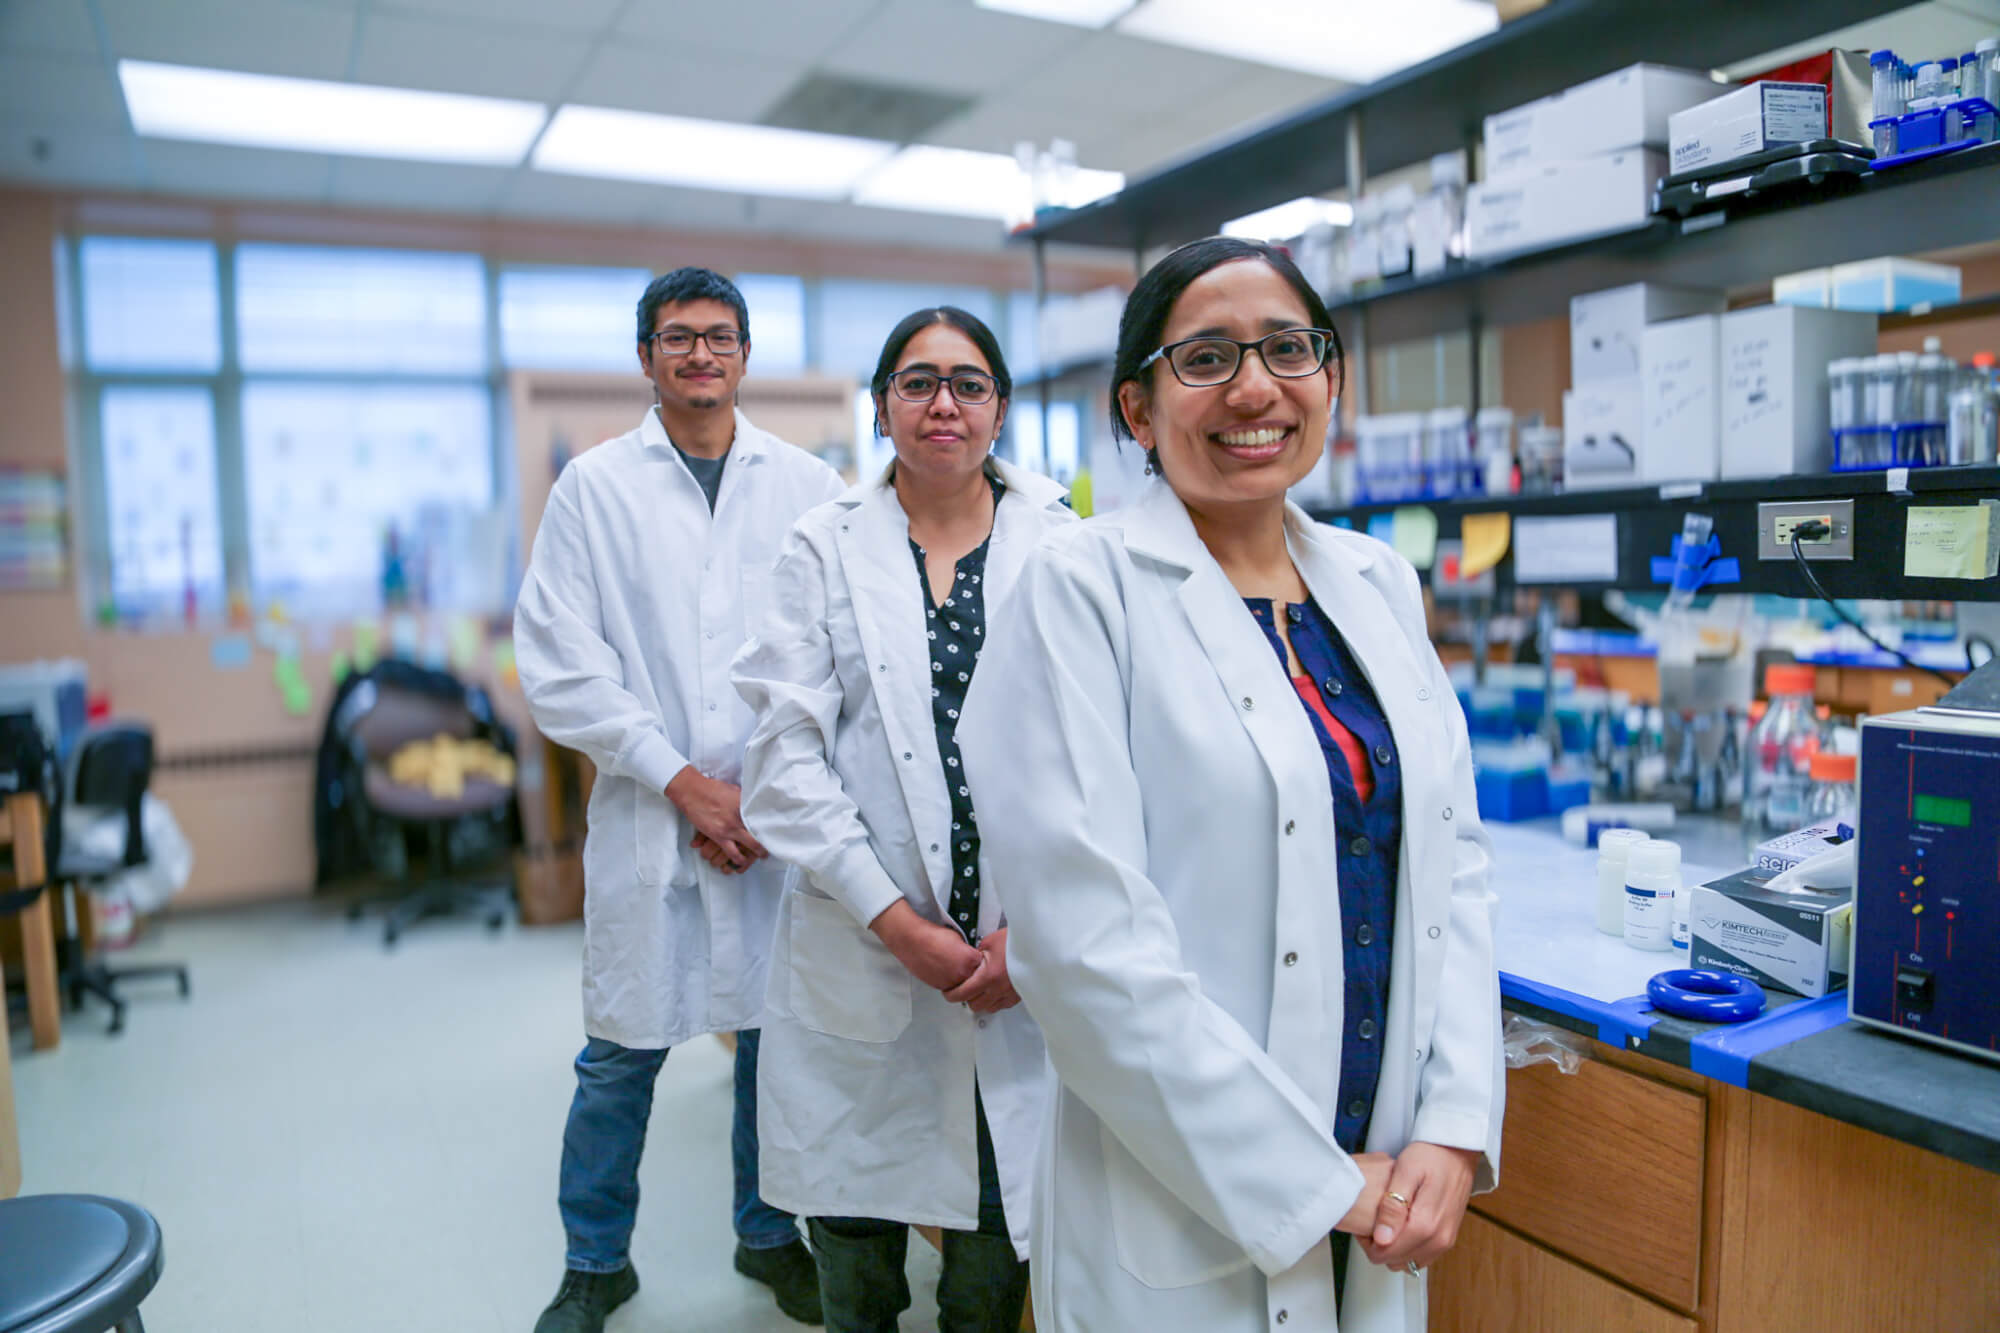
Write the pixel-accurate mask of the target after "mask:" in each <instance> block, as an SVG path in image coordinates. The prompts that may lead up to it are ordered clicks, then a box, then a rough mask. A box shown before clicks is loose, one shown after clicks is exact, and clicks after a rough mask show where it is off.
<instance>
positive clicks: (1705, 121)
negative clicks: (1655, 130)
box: [1667, 82, 1826, 175]
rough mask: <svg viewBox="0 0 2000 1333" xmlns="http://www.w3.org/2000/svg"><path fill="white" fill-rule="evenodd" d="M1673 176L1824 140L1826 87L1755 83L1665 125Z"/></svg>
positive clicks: (1681, 113)
mask: <svg viewBox="0 0 2000 1333" xmlns="http://www.w3.org/2000/svg"><path fill="white" fill-rule="evenodd" d="M1667 125H1668V134H1669V138H1670V143H1669V146H1668V164H1669V166H1670V168H1671V169H1672V170H1673V172H1674V174H1675V175H1680V174H1681V173H1683V172H1688V171H1699V170H1701V169H1702V168H1704V167H1719V166H1721V165H1723V164H1724V163H1727V162H1734V161H1736V160H1737V159H1738V158H1742V157H1750V156H1751V155H1753V154H1756V153H1763V152H1769V151H1770V150H1771V149H1773V148H1782V147H1783V146H1784V145H1786V144H1792V143H1811V142H1812V141H1813V140H1815V139H1824V138H1825V137H1826V85H1824V84H1819V83H1771V82H1764V83H1753V84H1750V85H1749V86H1748V87H1744V88H1738V89H1737V90H1736V91H1734V92H1730V93H1724V94H1723V95H1722V96H1720V97H1717V98H1713V99H1711V100H1710V101H1706V102H1703V103H1701V104H1700V105H1699V106H1691V107H1689V108H1688V109H1687V110H1685V111H1676V112H1675V113H1674V114H1673V115H1672V116H1671V117H1669V118H1668V120H1667Z"/></svg>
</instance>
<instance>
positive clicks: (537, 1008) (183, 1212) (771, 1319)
mask: <svg viewBox="0 0 2000 1333" xmlns="http://www.w3.org/2000/svg"><path fill="white" fill-rule="evenodd" d="M582 941H583V933H582V929H581V927H580V926H576V925H570V926H557V927H538V928H534V929H526V930H524V929H520V928H517V927H513V926H509V927H508V929H507V930H506V931H505V932H504V933H502V934H500V935H497V936H495V935H489V934H488V933H487V932H486V931H485V930H484V929H483V928H482V927H481V926H480V925H479V924H478V923H477V922H476V921H473V920H470V919H468V920H465V921H440V922H427V923H425V924H424V925H422V926H420V927H418V928H416V929H414V930H412V931H411V932H410V933H409V934H407V935H405V936H404V939H403V942H402V944H401V945H400V947H399V948H398V949H397V951H396V952H394V953H386V952H384V951H383V949H382V946H381V927H380V925H379V923H376V922H373V921H370V922H366V923H362V924H358V925H349V924H348V923H347V922H346V921H344V920H343V919H342V918H341V917H340V915H339V914H338V913H336V912H333V911H331V910H329V909H326V908H324V907H319V906H313V905H308V904H303V903H288V904H283V905H277V906H268V907H257V908H247V909H240V910H235V911H229V912H212V913H200V914H190V915H187V916H184V917H181V918H178V919H169V920H167V921H166V922H164V923H163V924H162V925H161V926H160V927H159V929H157V930H156V931H154V932H153V933H152V936H151V938H149V939H148V940H147V941H146V942H144V943H143V944H142V945H140V946H139V947H137V948H135V949H133V950H131V951H130V952H129V956H130V957H131V958H132V959H133V961H138V960H140V959H142V958H152V957H159V958H174V959H180V960H183V961H185V962H187V963H188V964H190V966H191V968H192V970H193V982H194V996H193V998H192V999H191V1000H189V1001H187V1002H182V1001H181V1000H179V999H178V998H175V996H174V992H173V987H172V984H171V983H167V984H165V985H163V986H158V987H148V986H139V987H134V988H132V990H131V991H130V994H131V995H132V997H133V1003H132V1005H131V1008H130V1010H129V1014H128V1017H127V1019H126V1030H125V1033H124V1035H123V1036H120V1037H108V1036H106V1035H105V1033H104V1018H103V1013H104V1011H103V1010H102V1009H92V1010H88V1011H86V1012H85V1013H82V1014H73V1015H69V1016H68V1017H67V1019H66V1021H65V1023H64V1025H63V1039H62V1045H61V1047H60V1048H59V1049H58V1050H56V1051H53V1052H50V1053H45V1054H37V1053H33V1052H31V1051H30V1050H29V1047H28V1037H27V1033H26V1032H25V1030H23V1031H19V1032H16V1033H15V1034H14V1037H13V1046H12V1048H11V1049H12V1053H13V1059H14V1083H15V1097H16V1100H17V1103H18V1110H19V1114H20V1124H21V1156H22V1165H23V1174H24V1181H23V1186H22V1192H23V1193H27V1194H40V1193H58V1192H82V1193H100V1194H111V1195H117V1196H121V1197H124V1198H128V1199H131V1200H133V1201H135V1202H137V1203H140V1204H143V1205H144V1206H145V1207H147V1208H149V1209H151V1210H152V1212H153V1214H154V1215H155V1216H156V1217H158V1218H159V1220H160V1226H161V1229H162V1232H163V1235H164V1244H165V1253H166V1271H165V1274H164V1276H163V1277H162V1279H161V1281H160V1285H159V1287H158V1288H157V1289H156V1290H155V1291H154V1293H153V1295H152V1296H151V1298H150V1299H148V1300H147V1302H146V1304H145V1306H144V1307H143V1313H144V1315H145V1318H146V1323H147V1326H148V1327H151V1328H158V1329H185V1330H201V1333H269V1331H270V1330H273V1329H284V1330H286V1333H363V1331H364V1330H367V1331H371V1333H372V1331H373V1330H384V1331H387V1330H396V1331H398V1333H400V1331H402V1330H422V1331H423V1333H528V1330H529V1329H531V1328H532V1327H533V1326H534V1322H535V1316H536V1315H537V1313H539V1311H540V1310H541V1308H542V1306H543V1305H544V1304H546V1303H547V1301H548V1299H549V1298H550V1296H552V1295H553V1294H554V1292H555V1288H556V1285H557V1282H558V1280H559V1279H560V1277H561V1274H562V1266H563V1234H562V1226H561V1223H560V1221H559V1219H558V1217H557V1215H556V1205H555V1193H556V1164H557V1160H558V1157H559V1153H560V1148H561V1138H562V1128H563V1119H564V1115H565V1113H566V1112H567V1110H568V1107H569V1098H570V1093H571V1090H572V1088H573V1087H574V1076H573V1075H572V1074H571V1072H570V1061H571V1060H572V1059H574V1058H575V1055H576V1052H577V1051H578V1049H579V1048H580V1047H581V1046H582V1044H583V1032H582V1026H581V1018H580V1011H579V1005H580V1001H579V983H578V960H579V957H580V952H581V949H582ZM731 1059H732V1057H731V1056H730V1055H729V1054H728V1053H727V1052H726V1051H725V1050H724V1049H723V1047H722V1045H721V1044H720V1043H719V1042H718V1041H716V1040H715V1039H714V1038H712V1037H704V1038H701V1039H700V1040H698V1041H695V1042H692V1043H690V1044H689V1045H687V1046H685V1047H683V1048H682V1049H680V1050H677V1051H675V1052H674V1053H673V1055H671V1056H670V1057H669V1058H668V1060H667V1062H666V1066H665V1069H664V1070H663V1071H662V1073H661V1075H660V1081H659V1086H658V1091H657V1094H656V1098H655V1102H654V1107H653V1121H652V1129H651V1132H650V1135H649V1138H648V1141H647V1145H646V1154H645V1158H644V1162H643V1165H642V1167H641V1169H640V1187H641V1196H642V1198H641V1203H640V1206H639V1225H638V1229H637V1233H636V1234H635V1235H634V1237H633V1242H632V1258H633V1262H634V1264H635V1265H636V1266H637V1268H638V1271H639V1278H640V1283H641V1287H640V1291H639V1294H638V1295H637V1296H636V1297H635V1298H633V1300H632V1301H631V1302H630V1303H628V1304H627V1305H626V1306H625V1307H624V1308H623V1309H621V1310H620V1311H619V1312H618V1313H617V1314H615V1315H613V1316H612V1318H611V1320H610V1322H609V1324H608V1325H607V1327H608V1329H609V1330H611V1333H638V1331H639V1330H646V1331H647V1333H668V1331H672V1333H766V1331H767V1330H769V1331H770V1333H778V1331H780V1330H796V1329H798V1328H800V1327H802V1326H801V1325H798V1324H795V1323H793V1322H792V1321H791V1320H789V1319H787V1318H786V1317H785V1316H783V1315H781V1314H779V1313H778V1311H777V1307H776V1306H775V1305H773V1304H772V1302H771V1299H770V1297H769V1295H768V1294H767V1292H766V1291H765V1289H764V1288H763V1287H760V1286H758V1285H756V1284H755V1283H752V1282H750V1281H748V1280H747V1279H745V1278H742V1277H739V1276H738V1275H737V1274H736V1273H735V1272H734V1271H733V1270H732V1269H731V1267H730V1257H731V1252H732V1249H733V1245H734V1238H733V1236H732V1234H731V1231H730V1225H729V1188H730V1173H729V1115H730V1081H731V1080H730V1074H731ZM936 1282H937V1258H936V1255H935V1253H934V1252H933V1251H932V1250H931V1248H930V1247H929V1246H928V1245H926V1244H925V1243H924V1242H923V1241H922V1240H920V1239H917V1238H915V1237H912V1238H911V1244H910V1286H911V1288H912V1291H913V1293H914V1294H915V1296H916V1304H915V1306H914V1307H913V1308H912V1309H911V1310H910V1312H909V1313H908V1314H907V1315H905V1317H904V1324H903V1326H904V1327H905V1328H906V1329H917V1328H935V1327H936V1307H935V1304H934V1303H933V1302H932V1300H931V1297H930V1293H931V1291H932V1290H933V1289H934V1287H935V1285H936Z"/></svg>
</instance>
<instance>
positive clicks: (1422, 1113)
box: [1401, 561, 1507, 1193]
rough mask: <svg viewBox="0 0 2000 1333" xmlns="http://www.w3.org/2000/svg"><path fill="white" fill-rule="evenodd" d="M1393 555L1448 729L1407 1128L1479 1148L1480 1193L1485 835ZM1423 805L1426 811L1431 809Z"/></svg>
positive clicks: (1428, 1138)
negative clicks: (1436, 926) (1444, 811)
mask: <svg viewBox="0 0 2000 1333" xmlns="http://www.w3.org/2000/svg"><path fill="white" fill-rule="evenodd" d="M1401 563H1402V565H1403V572H1404V573H1405V574H1406V575H1407V578H1406V580H1405V583H1406V585H1407V588H1408V593H1407V598H1406V601H1405V604H1404V607H1403V608H1401V611H1402V615H1403V617H1404V623H1405V625H1406V627H1407V626H1409V625H1410V623H1411V621H1412V620H1414V624H1415V643H1414V645H1413V646H1414V647H1415V649H1416V651H1417V652H1418V654H1419V655H1420V656H1421V657H1422V658H1423V659H1424V660H1425V670H1426V674H1427V675H1428V676H1429V678H1430V688H1431V697H1432V699H1433V700H1434V701H1435V702H1436V706H1437V707H1438V708H1440V709H1441V710H1442V711H1443V712H1444V714H1445V726H1446V730H1447V732H1448V733H1449V735H1450V738H1451V755H1450V759H1449V767H1450V771H1451V798H1450V799H1451V811H1452V818H1451V826H1452V829H1453V833H1454V838H1453V843H1452V874H1451V917H1450V923H1449V925H1448V926H1447V927H1446V936H1445V954H1444V994H1443V995H1442V996H1440V997H1439V1001H1438V1005H1437V1013H1436V1018H1435V1020H1434V1021H1433V1023H1432V1026H1431V1035H1430V1042H1429V1044H1428V1049H1427V1053H1426V1058H1425V1060H1424V1063H1423V1070H1422V1073H1421V1074H1420V1075H1419V1077H1418V1082H1417V1114H1416V1120H1415V1122H1414V1124H1413V1125H1412V1128H1411V1131H1410V1138H1411V1140H1412V1141H1415V1142H1422V1143H1435V1144H1439V1145H1441V1146H1443V1147H1447V1148H1465V1149H1470V1150H1472V1151H1476V1152H1478V1153H1480V1154H1481V1158H1480V1161H1479V1163H1478V1164H1477V1166H1476V1167H1475V1168H1474V1171H1473V1184H1472V1187H1473V1191H1474V1192H1475V1193H1484V1192H1486V1191H1488V1190H1491V1189H1493V1188H1495V1187H1496V1186H1498V1185H1499V1183H1500V1128H1501V1121H1502V1120H1503V1118H1504V1111H1505V1106H1506V1096H1507V1070H1506V1062H1505V1056H1504V1054H1503V1052H1502V1047H1501V1042H1500V973H1499V971H1498V969H1497V967H1496V966H1495V964H1494V961H1493V909H1494V906H1495V904H1496V902H1497V901H1498V900H1497V898H1496V897H1495V895H1494V893H1493V890H1492V888H1491V887H1490V886H1489V884H1488V874H1489V871H1490V869H1491V866H1492V860H1493V856H1492V853H1493V845H1492V843H1491V842H1490V841H1489V840H1488V839H1487V836H1486V828H1485V825H1483V824H1482V823H1481V822H1480V820H1479V798H1478V795H1477V792H1476V790H1475V788H1474V785H1473V775H1472V743H1471V740H1470V738H1469V737H1468V736H1467V734H1466V728H1465V711H1464V710H1463V709H1462V708H1460V707H1459V704H1458V695H1457V693H1456V692H1455V691H1454V690H1453V689H1452V686H1451V679H1450V677H1449V676H1448V675H1447V674H1446V673H1445V669H1444V664H1443V663H1442V662H1440V661H1439V660H1438V655H1437V651H1436V649H1434V648H1433V647H1431V645H1430V642H1429V638H1428V636H1427V635H1426V633H1425V630H1424V609H1423V608H1424V600H1423V589H1422V585H1421V584H1420V583H1419V581H1418V579H1417V572H1416V570H1415V569H1414V568H1412V567H1411V566H1410V564H1409V562H1407V561H1402V562H1401ZM1423 815H1424V817H1425V818H1428V817H1429V812H1423Z"/></svg>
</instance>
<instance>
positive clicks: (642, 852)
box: [632, 783, 681, 884]
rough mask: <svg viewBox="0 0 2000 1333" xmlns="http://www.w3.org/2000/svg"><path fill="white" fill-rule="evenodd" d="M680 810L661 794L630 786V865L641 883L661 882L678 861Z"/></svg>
mask: <svg viewBox="0 0 2000 1333" xmlns="http://www.w3.org/2000/svg"><path fill="white" fill-rule="evenodd" d="M680 836H681V817H680V812H679V811H678V810H676V809H674V806H673V802H671V801H669V800H668V799H667V798H666V796H665V794H664V793H661V792H655V791H647V790H646V789H645V788H644V787H641V786H639V785H638V784H637V783H634V784H633V786H632V864H633V866H634V867H635V868H636V869H637V871H638V875H639V882H640V883H641V884H664V883H668V882H670V881H671V880H673V879H674V878H676V876H675V875H674V871H675V870H676V869H677V868H678V866H679V864H680Z"/></svg>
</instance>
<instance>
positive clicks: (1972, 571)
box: [1903, 500, 2000, 579]
mask: <svg viewBox="0 0 2000 1333" xmlns="http://www.w3.org/2000/svg"><path fill="white" fill-rule="evenodd" d="M1997 515H2000V504H1996V502H1995V501H1992V500H1981V501H1980V502H1979V503H1978V504H1976V505H1933V506H1923V507H1918V508H1912V509H1911V510H1910V516H1909V526H1908V527H1907V528H1905V529H1904V533H1903V574H1904V576H1905V577H1908V578H1927V579H1990V578H1992V577H1994V575H1995V574H1996V573H2000V567H1996V566H2000V541H1996V540H1995V539H1994V532H1993V528H1994V519H1995V517H1996V516H1997Z"/></svg>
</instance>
